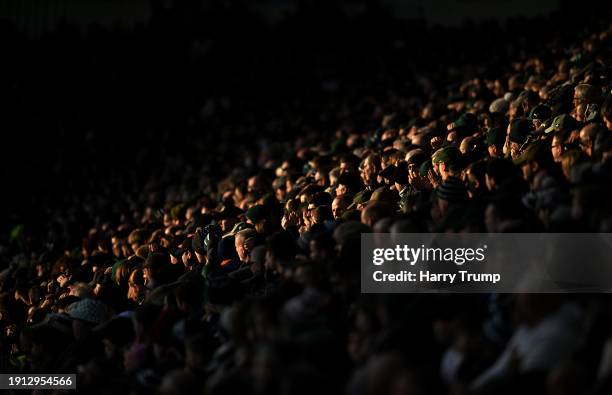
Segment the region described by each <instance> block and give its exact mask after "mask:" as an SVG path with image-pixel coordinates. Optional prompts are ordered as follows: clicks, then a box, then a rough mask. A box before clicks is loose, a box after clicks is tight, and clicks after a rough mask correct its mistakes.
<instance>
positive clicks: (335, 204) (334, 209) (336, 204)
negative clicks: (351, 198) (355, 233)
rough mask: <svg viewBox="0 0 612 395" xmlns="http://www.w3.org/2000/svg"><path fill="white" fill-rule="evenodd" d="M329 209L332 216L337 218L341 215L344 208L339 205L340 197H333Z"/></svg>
mask: <svg viewBox="0 0 612 395" xmlns="http://www.w3.org/2000/svg"><path fill="white" fill-rule="evenodd" d="M331 209H332V214H333V215H334V218H336V219H337V218H339V217H341V216H342V212H343V211H344V210H343V208H342V206H341V203H340V199H334V200H333V201H332V206H331Z"/></svg>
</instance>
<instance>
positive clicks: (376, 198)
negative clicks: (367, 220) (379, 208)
mask: <svg viewBox="0 0 612 395" xmlns="http://www.w3.org/2000/svg"><path fill="white" fill-rule="evenodd" d="M370 201H371V202H386V203H397V202H398V201H399V193H398V192H397V191H396V190H395V189H393V190H391V189H389V188H386V187H380V188H378V189H376V190H375V191H374V192H372V196H371V197H370Z"/></svg>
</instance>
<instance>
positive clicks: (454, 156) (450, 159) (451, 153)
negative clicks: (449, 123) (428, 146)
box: [431, 146, 459, 165]
mask: <svg viewBox="0 0 612 395" xmlns="http://www.w3.org/2000/svg"><path fill="white" fill-rule="evenodd" d="M431 163H433V164H434V165H435V164H438V163H449V164H451V165H456V164H458V163H459V150H458V149H457V148H456V147H453V146H446V147H442V148H440V149H439V150H437V151H436V152H434V153H433V155H432V156H431Z"/></svg>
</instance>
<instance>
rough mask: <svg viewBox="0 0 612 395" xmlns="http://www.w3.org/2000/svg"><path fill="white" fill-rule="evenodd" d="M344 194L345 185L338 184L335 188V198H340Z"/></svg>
mask: <svg viewBox="0 0 612 395" xmlns="http://www.w3.org/2000/svg"><path fill="white" fill-rule="evenodd" d="M345 193H346V185H343V184H338V186H337V187H336V196H342V195H344V194H345Z"/></svg>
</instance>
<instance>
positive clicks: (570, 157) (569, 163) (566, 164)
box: [561, 149, 588, 180]
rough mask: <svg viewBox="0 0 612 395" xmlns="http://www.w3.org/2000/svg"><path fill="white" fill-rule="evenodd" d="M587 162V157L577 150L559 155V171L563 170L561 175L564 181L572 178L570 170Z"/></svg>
mask: <svg viewBox="0 0 612 395" xmlns="http://www.w3.org/2000/svg"><path fill="white" fill-rule="evenodd" d="M587 160H588V156H587V155H586V154H585V153H584V152H583V151H582V150H579V149H571V150H568V151H566V152H564V153H563V155H561V170H563V175H564V176H565V178H566V179H568V180H570V179H571V176H572V169H574V168H575V167H576V165H578V164H580V163H583V162H586V161H587Z"/></svg>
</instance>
